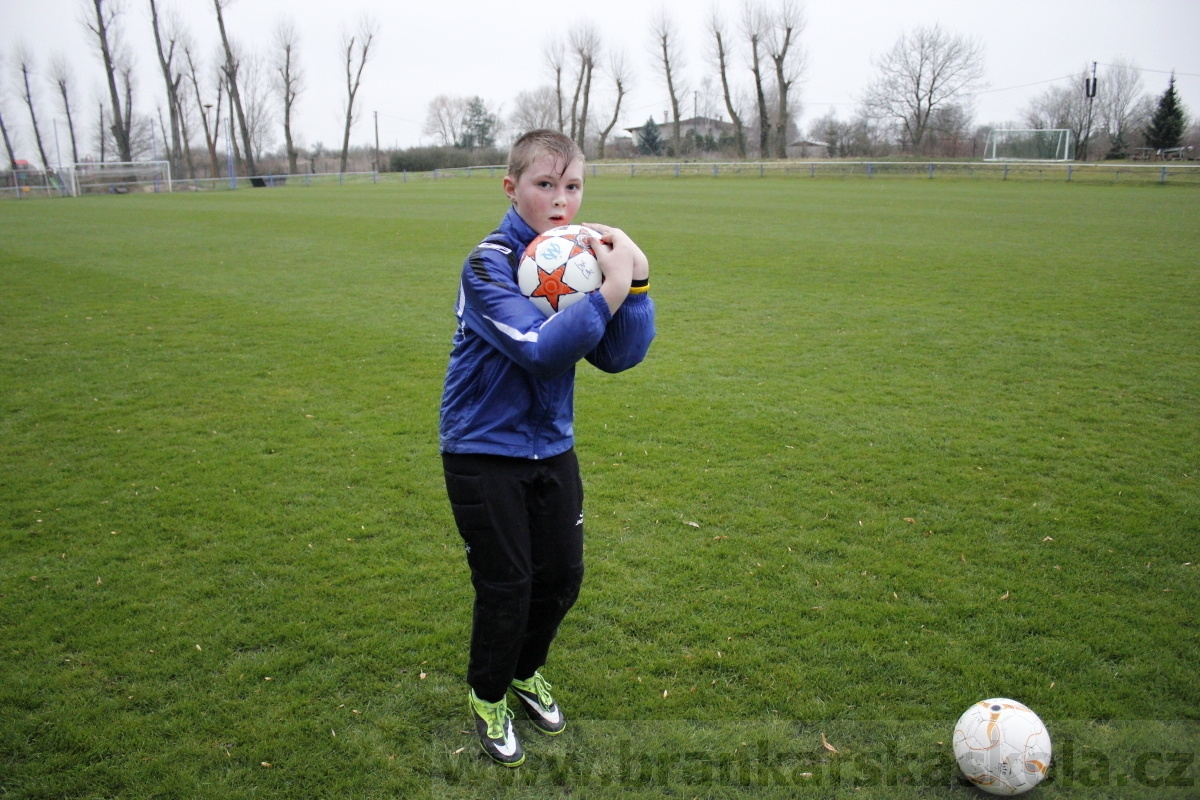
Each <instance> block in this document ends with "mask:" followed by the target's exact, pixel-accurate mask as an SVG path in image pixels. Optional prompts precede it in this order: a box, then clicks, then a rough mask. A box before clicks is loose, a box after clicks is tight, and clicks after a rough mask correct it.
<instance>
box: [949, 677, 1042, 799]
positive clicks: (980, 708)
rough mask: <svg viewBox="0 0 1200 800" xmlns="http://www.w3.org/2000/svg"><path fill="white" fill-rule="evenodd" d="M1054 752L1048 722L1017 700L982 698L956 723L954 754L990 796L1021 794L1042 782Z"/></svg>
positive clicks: (964, 771)
mask: <svg viewBox="0 0 1200 800" xmlns="http://www.w3.org/2000/svg"><path fill="white" fill-rule="evenodd" d="M1050 752H1051V751H1050V734H1049V733H1048V732H1047V731H1046V726H1045V725H1044V724H1043V723H1042V721H1041V719H1039V718H1038V715H1037V714H1035V713H1033V712H1032V711H1030V710H1029V709H1028V708H1026V707H1025V706H1024V705H1022V704H1021V703H1018V702H1017V701H1016V700H1008V699H1005V698H993V699H991V700H982V701H980V702H978V703H976V704H975V705H973V706H971V707H970V708H968V709H967V710H966V712H964V713H963V715H962V716H961V717H959V718H958V723H957V724H955V726H954V758H955V759H956V760H957V761H958V766H959V768H960V769H961V770H962V771H963V774H964V775H966V776H967V779H968V780H970V781H971V782H972V783H974V784H975V785H976V786H978V787H979V788H980V789H982V790H983V791H985V792H987V793H988V794H1003V795H1014V794H1022V793H1024V792H1027V791H1029V790H1030V789H1032V788H1033V787H1034V786H1037V785H1038V783H1040V782H1041V780H1042V778H1044V777H1046V771H1047V770H1048V769H1049V768H1050Z"/></svg>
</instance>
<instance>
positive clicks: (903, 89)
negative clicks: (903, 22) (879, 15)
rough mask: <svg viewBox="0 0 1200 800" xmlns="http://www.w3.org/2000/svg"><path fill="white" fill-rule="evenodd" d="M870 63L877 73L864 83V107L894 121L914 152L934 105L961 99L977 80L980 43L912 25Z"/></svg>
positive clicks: (980, 66) (980, 71) (980, 76)
mask: <svg viewBox="0 0 1200 800" xmlns="http://www.w3.org/2000/svg"><path fill="white" fill-rule="evenodd" d="M875 67H876V69H878V70H879V75H878V77H876V78H875V80H874V81H873V82H872V83H871V84H870V85H869V86H868V87H867V90H866V94H865V96H864V98H863V105H864V107H865V108H866V109H867V111H868V112H869V113H870V114H872V115H873V116H875V117H877V118H880V119H891V120H894V121H896V122H897V123H898V124H899V125H900V127H901V129H902V132H903V138H904V139H905V140H906V141H907V142H908V143H909V144H910V145H911V146H912V149H913V151H914V152H918V153H919V152H920V150H921V143H922V140H923V139H924V138H925V131H926V130H927V129H928V127H929V123H930V120H931V119H932V117H933V115H934V112H936V111H937V109H938V107H939V106H942V105H944V104H947V103H954V102H960V101H961V99H962V98H963V97H964V96H965V95H968V94H970V93H971V92H972V91H973V90H975V89H976V88H978V87H979V86H980V85H981V81H982V79H983V45H982V44H981V43H980V42H979V41H978V40H976V39H972V38H969V37H966V36H961V35H952V34H950V33H948V32H946V31H944V30H942V28H941V26H939V25H934V26H932V27H920V28H915V29H913V30H912V31H909V32H906V33H902V34H901V35H900V38H899V39H897V40H896V43H895V44H894V45H892V49H891V50H889V51H888V52H886V53H884V54H883V55H882V56H881V57H880V58H879V59H878V61H876V62H875Z"/></svg>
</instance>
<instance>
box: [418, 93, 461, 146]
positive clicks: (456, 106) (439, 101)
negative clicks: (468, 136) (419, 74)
mask: <svg viewBox="0 0 1200 800" xmlns="http://www.w3.org/2000/svg"><path fill="white" fill-rule="evenodd" d="M469 103H470V101H469V100H467V99H466V98H465V97H451V96H449V95H445V94H440V95H438V96H437V97H435V98H433V99H432V100H430V101H429V109H428V110H427V112H426V114H425V127H424V128H423V129H422V130H423V132H424V133H425V134H426V135H428V136H434V137H437V140H438V141H439V142H441V143H442V145H443V146H446V147H453V146H455V145H456V144H458V143H459V142H461V141H462V137H463V130H464V128H465V125H466V120H467V106H468V105H469Z"/></svg>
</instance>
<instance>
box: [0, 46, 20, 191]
mask: <svg viewBox="0 0 1200 800" xmlns="http://www.w3.org/2000/svg"><path fill="white" fill-rule="evenodd" d="M0 65H2V60H0ZM2 101H4V94H2V88H0V134H4V149H5V152H7V154H8V168H10V169H12V170H13V172H17V156H16V155H14V154H13V151H12V139H11V138H10V137H8V126H7V125H5V124H4V102H2Z"/></svg>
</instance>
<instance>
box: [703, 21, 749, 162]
mask: <svg viewBox="0 0 1200 800" xmlns="http://www.w3.org/2000/svg"><path fill="white" fill-rule="evenodd" d="M708 33H709V35H710V36H711V37H712V51H711V55H712V59H713V60H714V61H715V62H716V66H717V71H718V72H719V73H720V75H721V94H722V96H723V97H724V99H725V110H726V111H727V112H728V113H729V119H730V121H731V122H732V123H733V135H734V140H735V142H736V144H737V152H738V156H739V157H741V158H745V157H746V128H745V125H743V123H742V117H741V115H740V114H738V112H737V108H736V107H735V106H734V104H733V94H732V92H731V91H730V89H729V58H730V56H731V54H732V44H733V43H732V40H731V39H730V38H729V33H728V31H727V30H726V28H725V19H724V18H723V17H722V16H721V13H720V11H719V10H718V8H717V6H716V5H714V6H713V7H712V12H711V13H710V14H709V17H708Z"/></svg>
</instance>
